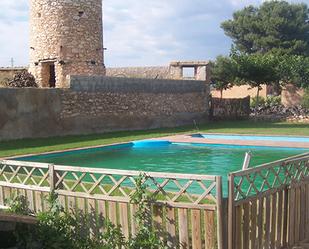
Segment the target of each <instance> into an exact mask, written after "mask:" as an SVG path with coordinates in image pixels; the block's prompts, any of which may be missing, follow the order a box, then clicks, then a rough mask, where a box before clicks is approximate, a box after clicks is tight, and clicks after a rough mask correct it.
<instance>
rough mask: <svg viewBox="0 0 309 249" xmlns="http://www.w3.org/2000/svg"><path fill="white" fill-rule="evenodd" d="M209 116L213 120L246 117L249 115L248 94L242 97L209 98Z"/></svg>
mask: <svg viewBox="0 0 309 249" xmlns="http://www.w3.org/2000/svg"><path fill="white" fill-rule="evenodd" d="M210 113H211V114H210V116H211V118H212V119H215V120H236V119H247V118H249V115H250V96H248V97H246V98H243V99H220V98H212V99H211V111H210Z"/></svg>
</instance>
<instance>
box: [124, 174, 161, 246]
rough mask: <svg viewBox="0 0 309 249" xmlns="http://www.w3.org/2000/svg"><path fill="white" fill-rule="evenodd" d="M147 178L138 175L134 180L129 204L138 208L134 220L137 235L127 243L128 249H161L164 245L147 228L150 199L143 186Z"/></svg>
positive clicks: (149, 216) (145, 186) (145, 187)
mask: <svg viewBox="0 0 309 249" xmlns="http://www.w3.org/2000/svg"><path fill="white" fill-rule="evenodd" d="M146 179H147V177H146V176H145V175H140V176H139V177H138V178H137V179H136V191H135V193H134V194H133V195H132V196H131V203H132V204H136V205H137V206H138V210H137V212H136V214H135V219H136V222H137V226H138V233H137V235H136V236H135V237H134V238H132V239H131V240H130V241H129V243H128V244H129V245H128V249H163V248H166V247H165V245H164V243H163V242H162V241H161V240H160V239H159V238H158V236H157V234H156V233H155V232H154V231H153V230H152V229H151V228H150V227H149V224H151V223H150V222H151V221H149V219H150V218H151V215H150V211H149V210H150V203H151V201H152V200H151V197H150V195H149V194H148V192H147V185H146V184H145V182H146Z"/></svg>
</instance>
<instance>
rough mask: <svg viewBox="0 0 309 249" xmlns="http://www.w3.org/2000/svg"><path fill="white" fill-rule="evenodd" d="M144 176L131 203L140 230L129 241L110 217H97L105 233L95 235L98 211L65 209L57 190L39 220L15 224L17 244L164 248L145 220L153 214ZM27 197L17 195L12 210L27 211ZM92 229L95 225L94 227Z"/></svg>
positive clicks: (60, 248)
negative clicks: (150, 213)
mask: <svg viewBox="0 0 309 249" xmlns="http://www.w3.org/2000/svg"><path fill="white" fill-rule="evenodd" d="M145 179H146V178H145V177H144V176H140V177H139V178H138V179H137V180H136V191H135V193H134V194H133V195H132V196H131V203H133V204H135V205H137V211H136V214H135V220H136V222H137V227H138V230H137V234H136V235H135V237H131V238H130V239H129V240H128V241H126V240H125V237H124V235H123V234H122V232H121V227H119V226H115V225H113V224H112V223H111V222H109V221H108V220H104V221H103V222H99V221H97V222H96V223H97V227H96V228H95V229H98V230H99V229H101V228H103V226H104V233H103V234H100V235H96V236H94V235H93V234H92V233H91V229H90V226H91V225H90V224H89V220H93V219H95V220H96V214H95V211H94V212H93V214H85V213H84V212H82V211H73V210H72V213H69V212H67V211H65V210H64V209H63V207H62V206H61V205H60V204H59V202H58V196H57V195H56V194H55V193H52V194H50V196H49V197H48V198H47V199H46V201H47V203H48V207H49V208H48V210H47V211H44V212H41V213H39V214H38V215H37V220H38V224H37V225H35V226H29V225H25V224H19V225H18V226H17V227H16V231H15V238H16V241H17V246H18V248H29V249H45V248H46V249H65V248H72V249H111V248H113V249H165V248H166V247H165V245H164V243H163V242H161V241H160V239H159V238H158V236H157V234H156V233H155V231H153V230H152V229H151V228H150V227H149V226H148V225H147V224H149V223H148V222H149V221H148V222H147V221H145V217H150V216H149V214H148V212H149V208H150V201H151V200H150V197H149V194H148V191H147V190H146V189H147V186H146V185H145ZM25 200H26V198H25V197H23V198H21V197H18V198H14V199H13V200H12V201H11V202H10V204H12V206H11V207H10V209H9V211H10V212H13V213H16V212H17V213H19V214H26V213H27V212H28V211H29V210H27V209H25ZM91 228H92V229H93V227H91Z"/></svg>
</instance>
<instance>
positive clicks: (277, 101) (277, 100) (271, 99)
mask: <svg viewBox="0 0 309 249" xmlns="http://www.w3.org/2000/svg"><path fill="white" fill-rule="evenodd" d="M280 105H281V97H280V96H267V98H266V100H265V106H266V107H273V106H280Z"/></svg>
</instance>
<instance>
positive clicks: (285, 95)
mask: <svg viewBox="0 0 309 249" xmlns="http://www.w3.org/2000/svg"><path fill="white" fill-rule="evenodd" d="M303 95H304V90H303V89H299V88H297V87H295V86H293V85H287V86H286V87H285V88H284V89H283V90H282V93H281V103H282V104H283V105H285V106H295V105H300V104H301V101H302V97H303Z"/></svg>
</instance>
